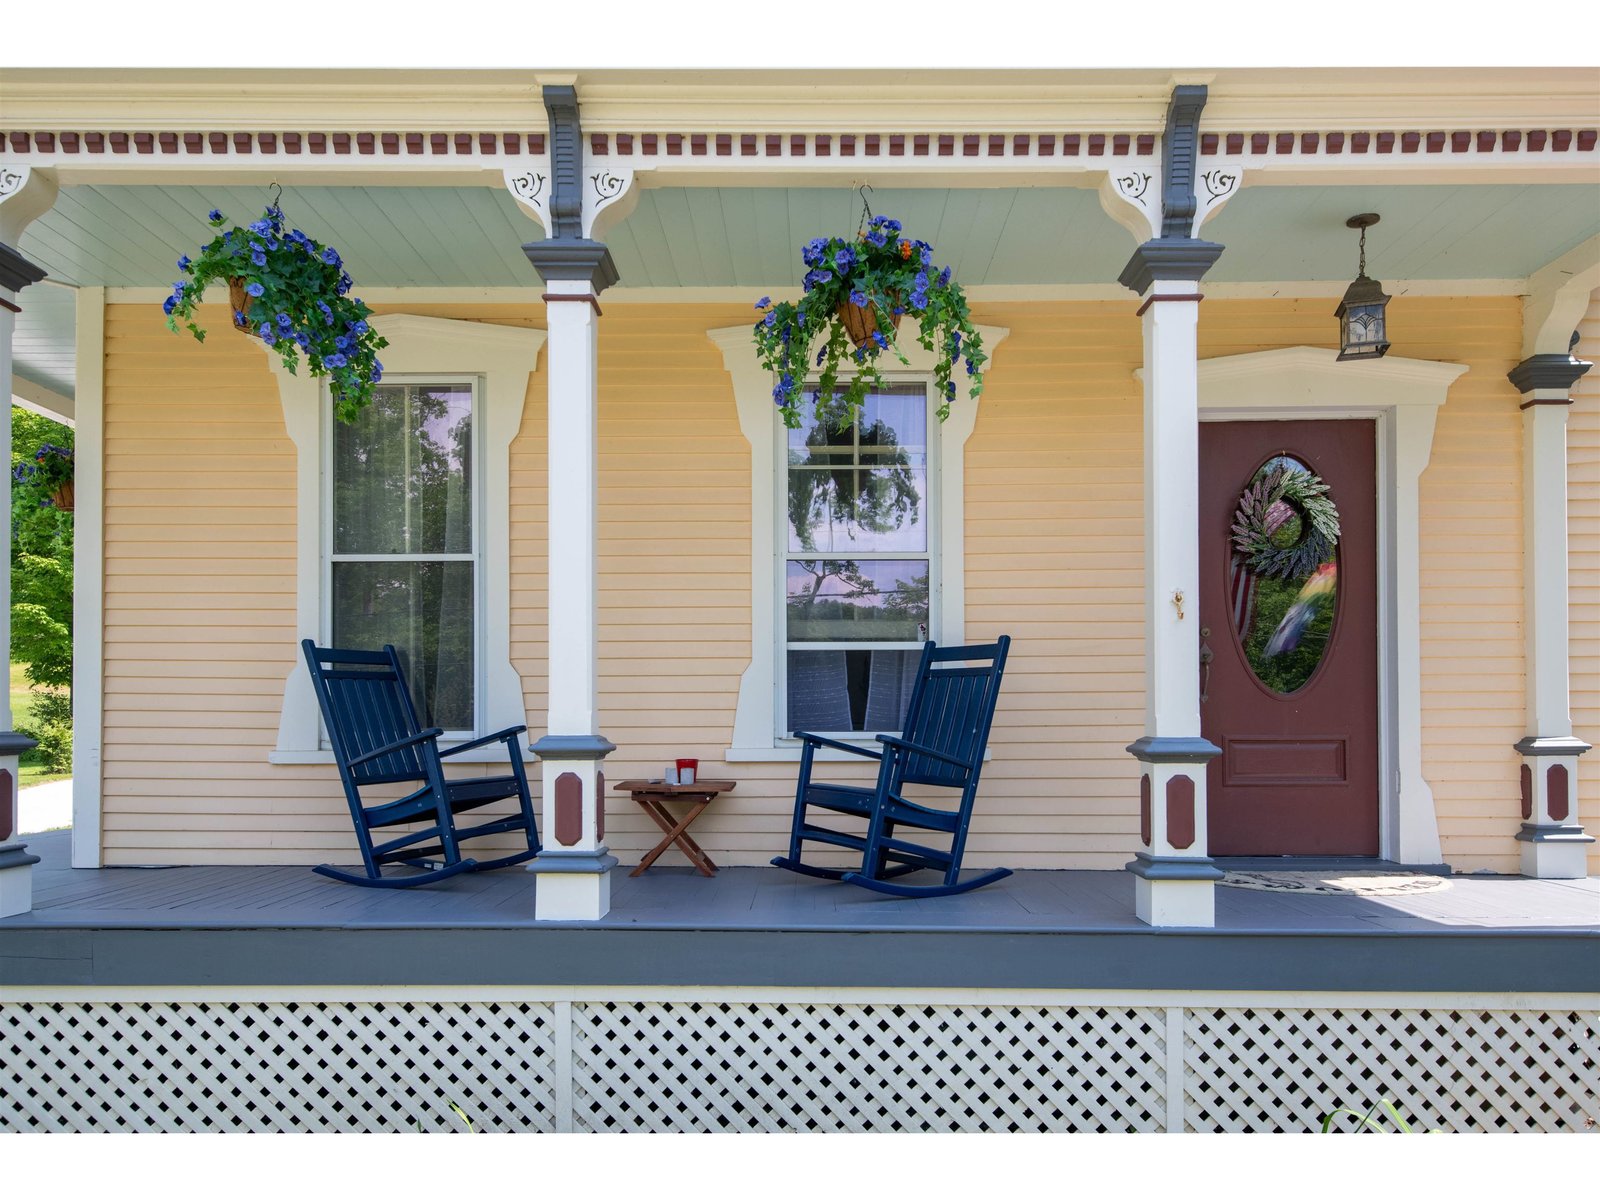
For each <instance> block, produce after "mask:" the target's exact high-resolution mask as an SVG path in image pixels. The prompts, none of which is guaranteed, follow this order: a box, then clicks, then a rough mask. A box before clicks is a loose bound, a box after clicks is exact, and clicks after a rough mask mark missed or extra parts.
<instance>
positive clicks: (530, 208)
mask: <svg viewBox="0 0 1600 1200" xmlns="http://www.w3.org/2000/svg"><path fill="white" fill-rule="evenodd" d="M505 180H506V191H508V192H510V193H511V198H512V199H513V200H515V201H516V202H517V207H518V208H520V209H521V210H522V211H523V212H525V213H527V214H528V215H529V216H530V217H532V218H533V219H534V220H535V221H537V222H538V223H539V228H540V229H543V230H544V235H545V236H546V237H549V236H550V172H549V171H548V170H547V169H545V168H543V167H527V166H522V167H507V168H506V169H505Z"/></svg>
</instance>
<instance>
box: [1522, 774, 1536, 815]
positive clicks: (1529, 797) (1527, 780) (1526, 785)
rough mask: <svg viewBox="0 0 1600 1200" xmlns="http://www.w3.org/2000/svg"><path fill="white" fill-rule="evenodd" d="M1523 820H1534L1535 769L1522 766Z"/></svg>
mask: <svg viewBox="0 0 1600 1200" xmlns="http://www.w3.org/2000/svg"><path fill="white" fill-rule="evenodd" d="M1522 819H1523V820H1524V821H1531V820H1533V769H1532V768H1531V767H1529V766H1528V764H1527V763H1523V764H1522Z"/></svg>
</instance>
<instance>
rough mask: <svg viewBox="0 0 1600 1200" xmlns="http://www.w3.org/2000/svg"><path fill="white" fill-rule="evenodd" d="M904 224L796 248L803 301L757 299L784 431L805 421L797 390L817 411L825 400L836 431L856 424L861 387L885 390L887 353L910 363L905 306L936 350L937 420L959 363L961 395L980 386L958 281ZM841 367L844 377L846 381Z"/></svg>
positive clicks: (974, 334)
mask: <svg viewBox="0 0 1600 1200" xmlns="http://www.w3.org/2000/svg"><path fill="white" fill-rule="evenodd" d="M901 228H902V227H901V224H900V222H899V221H896V220H894V219H893V218H891V217H873V218H872V219H871V220H870V221H868V222H867V223H866V226H865V228H863V229H862V230H861V231H860V232H858V233H857V234H856V236H855V238H854V239H853V240H848V241H847V240H846V239H844V238H837V237H834V238H814V239H812V240H811V241H809V242H807V243H806V244H805V245H804V246H803V247H801V249H800V261H801V262H802V263H804V264H805V266H806V267H807V268H808V269H807V271H806V273H805V276H804V278H803V279H802V280H801V282H802V284H803V285H804V288H805V294H804V295H803V296H802V297H801V299H800V300H798V301H790V300H782V301H779V302H778V303H777V304H773V303H772V300H771V298H770V297H766V296H763V297H762V298H761V300H760V301H759V302H758V303H757V304H756V309H757V310H758V311H759V312H761V313H762V317H761V319H760V320H759V321H757V322H756V326H755V343H756V350H757V352H758V353H759V354H760V356H761V365H762V366H764V367H766V368H767V370H769V371H771V372H772V377H773V388H772V400H773V403H775V404H776V405H777V406H778V407H779V408H780V409H782V410H783V421H784V424H785V425H787V426H789V428H791V429H797V428H799V426H800V424H801V415H800V405H801V397H802V395H803V396H804V397H805V399H806V402H807V403H808V404H809V405H811V406H812V407H813V408H815V407H816V406H817V405H818V404H819V403H821V402H822V400H821V398H822V397H824V396H826V397H828V401H827V402H826V403H827V404H828V406H829V411H830V414H834V419H837V420H839V421H840V422H842V425H841V427H842V428H848V427H849V426H850V425H851V424H853V423H854V422H855V419H856V417H857V416H858V415H859V414H860V411H861V405H862V403H863V402H864V400H865V399H866V396H867V393H868V392H869V391H872V390H873V389H875V388H881V387H883V386H884V380H883V375H882V373H881V372H880V370H879V366H878V362H879V358H880V356H881V355H882V354H883V353H884V352H885V351H891V352H893V354H894V356H895V358H897V359H898V360H899V361H900V362H901V363H903V364H906V365H909V360H908V359H907V358H906V356H905V354H904V353H903V352H902V351H901V349H900V345H899V342H898V340H897V339H898V335H899V330H900V318H901V317H902V316H904V315H905V314H906V313H908V312H909V313H911V314H912V317H913V319H914V320H915V321H916V325H917V342H918V344H919V345H921V346H922V348H923V349H925V350H930V351H932V352H933V354H934V367H933V378H934V385H935V387H936V388H937V390H938V393H939V409H938V413H939V419H940V420H941V421H942V420H944V419H945V418H946V417H947V416H949V415H950V403H951V401H953V400H954V399H955V398H956V384H955V380H954V379H952V378H951V376H952V375H953V374H954V373H955V367H956V364H957V363H964V364H965V367H966V373H967V378H968V381H969V382H968V385H967V394H968V395H969V396H973V397H976V396H977V395H978V394H979V393H980V392H981V391H982V390H983V376H982V375H981V374H980V371H981V369H982V367H983V364H984V363H985V362H987V361H988V355H986V354H985V353H984V352H983V341H982V339H981V338H979V336H978V331H977V329H975V328H974V327H973V324H972V316H971V313H970V312H969V310H968V308H967V298H966V296H965V295H964V294H963V293H962V291H961V286H960V285H959V284H956V283H952V282H951V280H950V268H949V267H945V268H944V269H943V270H940V269H939V268H937V267H935V266H934V265H933V247H932V246H930V245H929V244H928V243H927V242H921V241H914V240H912V239H910V238H905V237H902V236H901ZM851 347H854V348H853V349H852V348H851ZM841 371H843V372H844V373H845V375H846V376H847V378H846V379H844V380H842V381H841V379H840V375H841ZM808 378H809V379H811V380H812V382H808ZM836 395H837V400H835V396H836Z"/></svg>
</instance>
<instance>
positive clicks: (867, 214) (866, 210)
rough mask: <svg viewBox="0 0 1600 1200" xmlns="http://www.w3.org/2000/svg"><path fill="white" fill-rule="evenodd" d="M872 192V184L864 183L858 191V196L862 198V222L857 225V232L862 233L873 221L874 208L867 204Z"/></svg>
mask: <svg viewBox="0 0 1600 1200" xmlns="http://www.w3.org/2000/svg"><path fill="white" fill-rule="evenodd" d="M871 190H872V185H871V184H870V183H863V184H862V185H861V186H860V187H858V188H857V189H856V194H857V195H859V196H860V197H861V220H860V221H859V222H858V223H857V225H856V232H857V233H860V232H861V231H862V230H863V229H865V228H866V227H867V222H868V221H870V220H872V206H871V205H870V204H868V203H867V193H868V192H870V191H871Z"/></svg>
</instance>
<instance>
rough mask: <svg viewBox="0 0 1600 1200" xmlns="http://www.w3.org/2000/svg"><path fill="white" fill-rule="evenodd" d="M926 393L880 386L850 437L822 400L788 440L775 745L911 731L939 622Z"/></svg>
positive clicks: (934, 483) (921, 388) (933, 425)
mask: <svg viewBox="0 0 1600 1200" xmlns="http://www.w3.org/2000/svg"><path fill="white" fill-rule="evenodd" d="M930 386H931V385H929V384H928V383H927V382H926V381H916V382H895V383H890V384H886V385H885V386H884V387H882V388H880V389H878V390H876V391H873V392H870V393H869V394H868V395H867V397H866V399H865V402H864V404H863V407H862V409H861V413H860V416H859V418H858V419H857V420H856V422H855V423H853V424H850V425H845V426H843V427H840V416H841V414H840V411H839V407H838V404H839V402H838V400H837V398H836V399H835V400H834V401H833V402H832V403H831V404H830V403H829V402H826V401H824V402H823V403H822V404H820V405H818V406H817V411H807V412H806V413H805V415H804V422H803V424H802V425H801V426H800V428H798V429H790V430H787V431H786V432H787V438H786V439H785V445H784V451H785V468H784V470H783V471H782V472H780V480H779V486H780V488H781V489H782V495H780V497H779V500H778V503H779V508H780V511H781V513H782V517H781V519H782V525H783V531H782V535H781V540H780V562H779V569H780V575H781V580H780V585H779V594H780V595H781V597H782V604H783V611H782V614H781V616H780V619H779V630H780V640H781V648H780V661H779V664H778V673H779V677H780V680H781V685H780V687H779V695H780V696H781V697H782V700H783V703H782V710H783V711H781V712H780V713H779V714H778V716H779V720H778V729H777V733H778V735H779V736H780V737H787V736H789V735H790V734H791V733H792V732H793V731H795V730H806V731H808V732H813V733H826V734H833V735H842V736H847V737H848V736H851V735H856V736H859V735H861V734H871V733H887V732H897V731H899V730H900V729H901V728H903V726H904V717H905V711H906V704H907V702H908V701H909V699H910V695H911V685H912V683H913V681H914V678H915V675H916V667H917V661H918V656H919V654H920V652H921V648H922V643H923V642H924V641H926V640H927V638H928V631H929V629H932V628H937V622H938V617H939V613H938V611H937V608H938V603H939V599H938V598H939V587H938V577H937V572H938V566H939V564H938V555H937V552H936V548H937V546H938V521H939V512H938V504H937V499H936V497H937V487H938V480H937V463H938V456H937V454H936V453H934V452H933V448H932V446H931V443H930V439H931V438H932V437H935V436H937V429H938V422H937V421H936V420H934V419H933V412H932V405H931V403H930ZM808 407H809V406H808Z"/></svg>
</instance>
